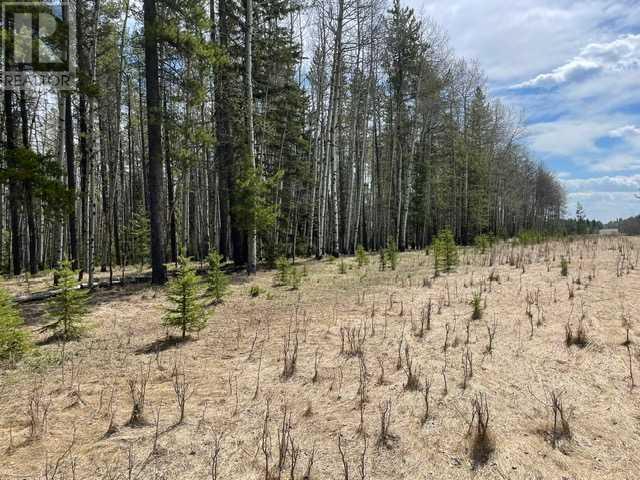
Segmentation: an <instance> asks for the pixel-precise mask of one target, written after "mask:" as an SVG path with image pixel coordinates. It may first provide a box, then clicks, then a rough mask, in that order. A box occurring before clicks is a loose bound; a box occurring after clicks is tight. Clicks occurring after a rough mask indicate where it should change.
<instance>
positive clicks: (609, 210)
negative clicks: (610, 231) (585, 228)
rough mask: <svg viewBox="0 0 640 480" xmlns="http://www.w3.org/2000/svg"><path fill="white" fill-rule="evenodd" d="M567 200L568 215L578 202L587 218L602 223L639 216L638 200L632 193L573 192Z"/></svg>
mask: <svg viewBox="0 0 640 480" xmlns="http://www.w3.org/2000/svg"><path fill="white" fill-rule="evenodd" d="M567 200H568V202H567V203H568V204H567V210H568V213H569V215H572V214H573V213H574V212H575V211H576V206H577V203H578V202H580V203H581V204H582V206H583V207H584V210H585V213H586V215H587V217H589V218H595V219H596V220H601V221H602V222H608V221H610V220H615V219H617V218H627V217H631V216H635V215H638V214H640V200H638V199H637V198H636V196H635V194H634V193H633V192H574V193H570V194H569V195H568V198H567Z"/></svg>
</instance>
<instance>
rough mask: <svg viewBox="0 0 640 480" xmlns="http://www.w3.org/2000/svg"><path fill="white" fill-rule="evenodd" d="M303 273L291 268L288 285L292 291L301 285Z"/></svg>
mask: <svg viewBox="0 0 640 480" xmlns="http://www.w3.org/2000/svg"><path fill="white" fill-rule="evenodd" d="M302 277H303V272H302V271H300V270H298V269H297V268H295V267H292V268H291V271H290V272H289V285H290V286H291V289H292V290H298V289H299V288H300V284H301V283H302Z"/></svg>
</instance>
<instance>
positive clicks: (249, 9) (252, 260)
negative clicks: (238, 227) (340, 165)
mask: <svg viewBox="0 0 640 480" xmlns="http://www.w3.org/2000/svg"><path fill="white" fill-rule="evenodd" d="M245 2H246V5H245V8H246V11H245V32H244V44H245V45H244V55H245V58H244V62H245V65H244V68H245V71H244V89H245V102H246V104H247V105H246V116H247V117H246V123H247V143H248V147H249V167H250V168H252V169H253V174H257V172H256V156H255V138H254V132H253V63H252V59H251V55H252V53H251V50H252V36H253V0H245ZM249 208H250V214H249V215H250V216H251V218H250V220H249V228H248V231H247V252H248V258H247V274H249V275H252V274H255V273H256V264H257V258H256V248H257V232H256V218H255V216H256V211H255V209H256V206H255V205H250V207H249Z"/></svg>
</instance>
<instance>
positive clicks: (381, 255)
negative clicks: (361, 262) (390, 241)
mask: <svg viewBox="0 0 640 480" xmlns="http://www.w3.org/2000/svg"><path fill="white" fill-rule="evenodd" d="M378 265H379V266H380V271H381V272H384V271H385V269H386V268H387V254H386V252H385V249H384V248H381V249H380V250H379V251H378Z"/></svg>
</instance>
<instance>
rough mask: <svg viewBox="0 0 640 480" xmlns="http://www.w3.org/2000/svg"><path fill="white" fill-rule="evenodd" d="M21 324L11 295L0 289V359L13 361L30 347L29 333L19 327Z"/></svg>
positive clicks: (22, 322) (20, 318)
mask: <svg viewBox="0 0 640 480" xmlns="http://www.w3.org/2000/svg"><path fill="white" fill-rule="evenodd" d="M23 324H24V321H23V320H22V315H21V314H20V310H19V309H18V308H17V307H16V305H15V303H14V302H13V300H12V298H11V296H10V295H9V294H8V293H7V292H6V291H5V290H4V289H0V360H8V361H9V362H10V363H15V362H16V361H18V360H20V358H21V357H22V356H23V355H24V354H25V353H26V352H27V351H28V350H29V349H30V348H31V341H30V340H29V334H28V332H27V331H25V330H23V329H22V328H21V327H22V325H23Z"/></svg>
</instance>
